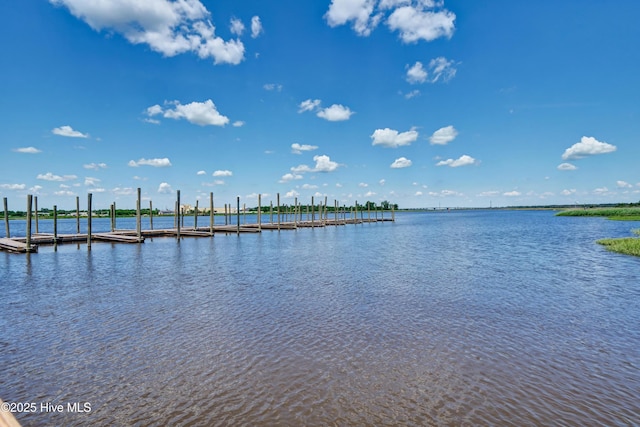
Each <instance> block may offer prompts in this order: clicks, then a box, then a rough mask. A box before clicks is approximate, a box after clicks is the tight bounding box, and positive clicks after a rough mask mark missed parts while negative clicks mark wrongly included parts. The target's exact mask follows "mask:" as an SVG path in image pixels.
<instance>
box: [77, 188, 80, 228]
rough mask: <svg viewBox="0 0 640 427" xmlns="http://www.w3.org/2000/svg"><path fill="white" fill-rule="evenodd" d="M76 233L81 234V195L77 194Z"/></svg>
mask: <svg viewBox="0 0 640 427" xmlns="http://www.w3.org/2000/svg"><path fill="white" fill-rule="evenodd" d="M76 234H80V196H76Z"/></svg>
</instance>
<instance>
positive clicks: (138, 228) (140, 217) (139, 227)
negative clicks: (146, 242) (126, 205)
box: [136, 187, 142, 240]
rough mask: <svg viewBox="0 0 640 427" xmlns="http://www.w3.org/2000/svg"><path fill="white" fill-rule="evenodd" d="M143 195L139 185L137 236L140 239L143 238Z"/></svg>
mask: <svg viewBox="0 0 640 427" xmlns="http://www.w3.org/2000/svg"><path fill="white" fill-rule="evenodd" d="M141 196H142V194H141V190H140V187H138V200H137V201H136V236H137V237H138V240H141V239H142V215H141V212H140V203H141V200H140V198H141Z"/></svg>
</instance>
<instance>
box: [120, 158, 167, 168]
mask: <svg viewBox="0 0 640 427" xmlns="http://www.w3.org/2000/svg"><path fill="white" fill-rule="evenodd" d="M128 165H129V166H131V167H133V168H135V167H138V166H153V167H156V168H166V167H168V166H171V161H169V159H168V158H166V157H164V158H162V159H144V158H143V159H140V160H138V161H137V162H136V161H134V160H129V163H128Z"/></svg>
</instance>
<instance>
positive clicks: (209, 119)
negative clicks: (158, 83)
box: [147, 99, 229, 126]
mask: <svg viewBox="0 0 640 427" xmlns="http://www.w3.org/2000/svg"><path fill="white" fill-rule="evenodd" d="M167 104H170V105H174V106H175V108H173V109H167V110H165V111H164V112H163V116H164V117H166V118H170V119H175V120H179V119H185V120H187V121H188V122H190V123H193V124H196V125H200V126H224V125H226V124H227V123H229V118H228V117H226V116H223V115H222V114H220V113H219V112H218V110H217V108H216V106H215V104H214V103H213V101H212V100H210V99H207V100H206V101H204V102H191V103H189V104H186V105H182V104H180V102H179V101H173V102H169V103H167ZM155 107H156V105H154V106H153V107H150V108H154V111H156V110H155ZM148 110H149V109H147V111H148ZM155 114H158V113H155Z"/></svg>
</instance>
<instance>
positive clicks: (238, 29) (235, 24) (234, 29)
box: [229, 18, 244, 36]
mask: <svg viewBox="0 0 640 427" xmlns="http://www.w3.org/2000/svg"><path fill="white" fill-rule="evenodd" d="M229 30H230V31H231V34H235V35H236V36H241V35H242V33H244V24H243V23H242V21H241V20H239V19H237V18H231V24H230V25H229Z"/></svg>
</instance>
